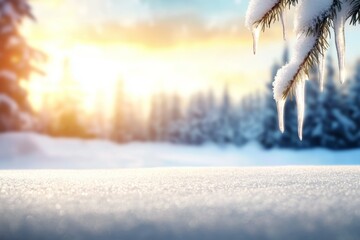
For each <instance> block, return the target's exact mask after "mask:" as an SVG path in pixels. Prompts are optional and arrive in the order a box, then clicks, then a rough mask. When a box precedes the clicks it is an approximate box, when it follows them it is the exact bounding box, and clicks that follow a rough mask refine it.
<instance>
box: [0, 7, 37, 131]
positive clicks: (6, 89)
mask: <svg viewBox="0 0 360 240" xmlns="http://www.w3.org/2000/svg"><path fill="white" fill-rule="evenodd" d="M25 18H30V19H34V17H33V15H32V12H31V8H30V6H29V4H28V3H27V1H25V0H3V1H0V53H1V54H0V132H4V131H10V130H20V129H24V128H31V127H32V125H33V124H34V118H32V116H31V115H32V114H31V113H32V110H31V106H30V105H29V103H28V101H27V93H26V90H25V89H24V88H23V87H22V86H21V83H22V81H25V80H27V79H28V78H29V76H30V74H31V73H32V72H33V71H37V72H39V70H38V69H37V68H36V67H35V66H33V61H34V60H37V59H39V58H41V57H42V54H40V53H39V52H38V51H36V50H34V49H33V48H32V47H30V46H29V45H28V44H27V42H26V40H25V39H24V37H23V36H22V35H21V33H20V30H19V27H20V25H21V23H22V21H23V20H24V19H25Z"/></svg>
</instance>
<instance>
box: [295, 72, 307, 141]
mask: <svg viewBox="0 0 360 240" xmlns="http://www.w3.org/2000/svg"><path fill="white" fill-rule="evenodd" d="M295 97H296V106H297V114H298V134H299V138H300V140H302V135H303V125H304V116H305V79H301V80H300V82H299V83H298V84H297V85H296V89H295Z"/></svg>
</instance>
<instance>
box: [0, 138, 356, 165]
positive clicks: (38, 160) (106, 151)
mask: <svg viewBox="0 0 360 240" xmlns="http://www.w3.org/2000/svg"><path fill="white" fill-rule="evenodd" d="M357 164H360V149H359V150H351V151H340V152H339V151H338V152H333V151H329V150H324V149H315V150H305V151H292V150H277V149H276V150H271V151H265V150H263V149H261V147H260V146H258V145H256V144H248V145H247V146H245V147H242V148H237V147H234V146H227V147H223V148H221V147H218V146H214V145H207V146H202V147H191V146H177V145H171V144H154V143H152V144H150V143H132V144H126V145H117V144H114V143H111V142H108V141H100V140H91V141H84V140H77V139H54V138H50V137H46V136H41V135H36V134H31V133H28V134H24V133H9V134H0V169H29V168H30V169H34V168H42V169H49V168H57V169H59V168H60V169H64V168H67V169H69V168H70V169H71V168H75V169H76V168H86V169H89V168H90V169H94V168H95V169H96V168H129V167H130V168H138V167H186V166H187V167H189V166H190V167H194V166H201V167H214V166H286V165H357Z"/></svg>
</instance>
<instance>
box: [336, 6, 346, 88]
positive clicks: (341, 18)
mask: <svg viewBox="0 0 360 240" xmlns="http://www.w3.org/2000/svg"><path fill="white" fill-rule="evenodd" d="M345 4H346V2H345V3H343V5H342V9H341V11H340V12H338V13H337V16H336V19H335V21H334V32H335V44H336V50H337V56H338V64H339V75H340V82H341V83H344V82H345V80H346V71H345V31H344V28H345V26H344V25H345V21H346V15H347V12H348V6H347V5H345Z"/></svg>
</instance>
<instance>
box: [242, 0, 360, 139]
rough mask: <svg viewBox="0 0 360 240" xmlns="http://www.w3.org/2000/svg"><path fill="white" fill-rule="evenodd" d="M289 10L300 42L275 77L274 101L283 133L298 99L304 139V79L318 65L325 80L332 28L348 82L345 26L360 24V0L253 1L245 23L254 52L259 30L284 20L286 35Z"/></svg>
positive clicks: (339, 59) (340, 61)
mask: <svg viewBox="0 0 360 240" xmlns="http://www.w3.org/2000/svg"><path fill="white" fill-rule="evenodd" d="M290 7H295V9H296V11H295V22H294V25H295V33H296V35H297V39H296V43H295V47H294V49H293V51H292V52H293V56H292V57H291V59H290V61H289V63H287V64H286V65H285V66H283V67H282V68H281V69H280V70H279V71H278V72H277V75H276V77H275V81H274V83H273V86H274V98H275V100H276V103H277V105H278V118H279V128H280V130H281V131H284V120H283V118H284V107H285V102H286V99H287V97H288V96H289V95H294V96H295V99H296V102H297V109H298V134H299V138H300V139H302V126H303V121H304V116H305V114H304V109H305V108H304V102H305V99H304V98H305V96H304V95H305V80H307V79H308V75H309V71H310V69H311V68H312V67H314V66H315V65H319V69H320V76H321V77H320V79H323V70H324V67H325V63H324V61H325V59H326V58H325V54H326V50H327V48H328V46H329V44H328V38H329V35H330V31H331V29H333V30H334V36H335V43H336V48H337V52H338V65H339V73H340V74H339V75H340V81H341V82H344V81H345V79H346V74H345V60H344V59H345V57H344V55H345V35H344V24H345V22H346V20H347V19H351V22H350V23H352V24H357V23H359V22H360V1H359V0H316V1H314V0H251V1H250V3H249V7H248V11H247V14H246V21H245V24H246V26H247V27H248V28H249V29H251V31H252V33H253V38H254V53H255V52H256V47H257V42H258V38H259V34H260V31H265V29H266V28H269V27H270V26H271V24H273V23H274V22H275V21H277V20H281V22H282V24H283V29H284V32H285V27H284V18H283V14H284V11H285V10H286V9H287V8H290ZM284 36H285V33H284ZM321 82H323V81H321Z"/></svg>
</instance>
